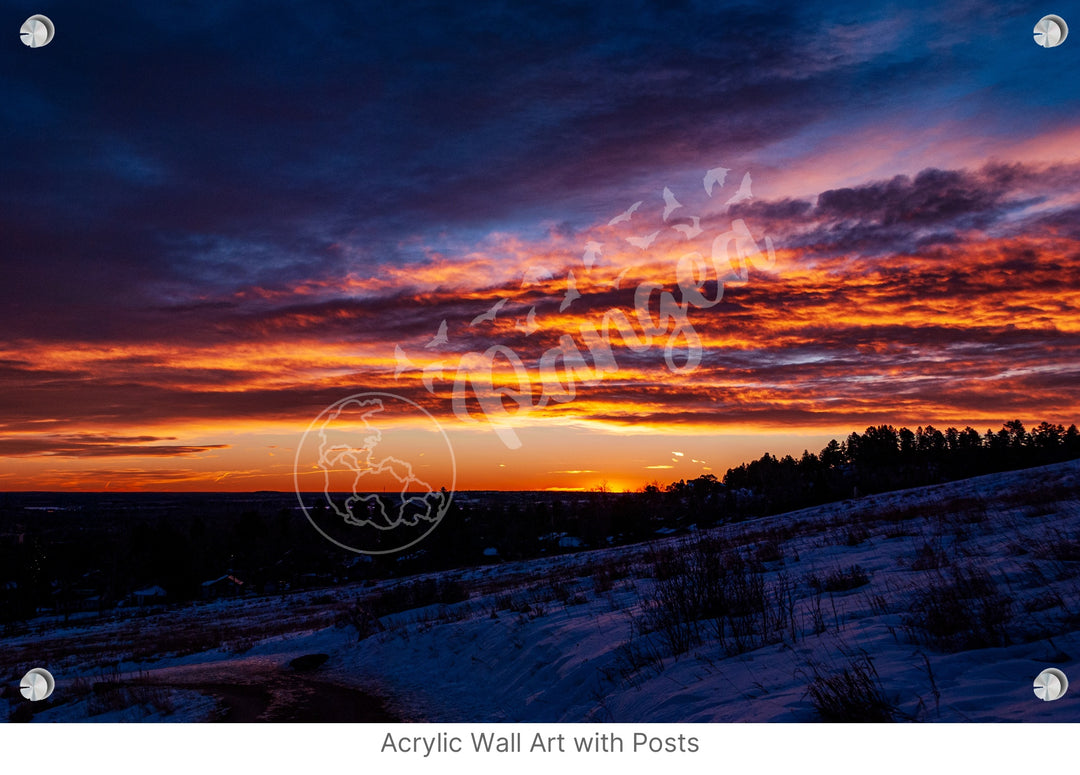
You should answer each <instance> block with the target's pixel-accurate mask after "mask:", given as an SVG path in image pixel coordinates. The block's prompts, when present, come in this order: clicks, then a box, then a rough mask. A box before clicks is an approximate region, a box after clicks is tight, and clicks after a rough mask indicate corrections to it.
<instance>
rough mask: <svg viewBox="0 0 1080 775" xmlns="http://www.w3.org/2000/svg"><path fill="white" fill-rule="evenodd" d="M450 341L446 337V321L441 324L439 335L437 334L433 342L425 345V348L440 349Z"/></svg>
mask: <svg viewBox="0 0 1080 775" xmlns="http://www.w3.org/2000/svg"><path fill="white" fill-rule="evenodd" d="M449 341H450V340H449V339H448V338H447V336H446V321H445V320H444V321H443V322H442V323H440V324H439V333H437V334H435V336H434V337H433V338H432V340H431V341H430V342H428V343H427V344H425V345H424V348H425V349H428V350H430V349H431V348H432V347H439V346H441V345H444V344H446V343H447V342H449Z"/></svg>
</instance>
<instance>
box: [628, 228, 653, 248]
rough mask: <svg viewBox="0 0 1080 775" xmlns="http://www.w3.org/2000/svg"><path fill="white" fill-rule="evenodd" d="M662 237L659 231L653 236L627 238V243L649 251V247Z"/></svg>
mask: <svg viewBox="0 0 1080 775" xmlns="http://www.w3.org/2000/svg"><path fill="white" fill-rule="evenodd" d="M659 235H660V232H659V231H654V232H653V233H652V234H647V235H645V236H644V237H627V238H626V241H627V242H629V243H630V244H631V245H633V246H634V247H635V248H641V249H642V250H648V249H649V246H650V245H652V244H653V242H655V241H656V238H657V237H658V236H659Z"/></svg>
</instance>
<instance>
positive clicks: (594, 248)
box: [581, 241, 604, 269]
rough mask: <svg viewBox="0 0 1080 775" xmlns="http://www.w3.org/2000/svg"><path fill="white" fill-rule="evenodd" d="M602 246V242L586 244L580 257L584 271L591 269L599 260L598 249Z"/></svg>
mask: <svg viewBox="0 0 1080 775" xmlns="http://www.w3.org/2000/svg"><path fill="white" fill-rule="evenodd" d="M603 246H604V244H603V243H602V242H592V241H589V242H586V243H585V252H584V253H582V255H581V263H583V264H585V268H586V269H592V268H593V264H595V263H596V262H597V261H599V260H600V248H602V247H603Z"/></svg>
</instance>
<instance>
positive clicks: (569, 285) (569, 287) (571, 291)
mask: <svg viewBox="0 0 1080 775" xmlns="http://www.w3.org/2000/svg"><path fill="white" fill-rule="evenodd" d="M580 298H581V294H580V293H579V292H578V289H577V280H576V279H575V278H574V273H573V271H570V272H567V274H566V295H565V296H563V300H562V304H560V305H559V312H566V308H567V307H569V306H570V305H571V304H573V303H574V302H575V301H577V300H578V299H580Z"/></svg>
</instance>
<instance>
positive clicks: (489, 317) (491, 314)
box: [469, 299, 510, 326]
mask: <svg viewBox="0 0 1080 775" xmlns="http://www.w3.org/2000/svg"><path fill="white" fill-rule="evenodd" d="M508 301H510V299H499V300H498V301H497V302H495V303H494V304H493V305H492V306H491V309H489V310H488V311H487V312H485V313H484V314H483V315H477V316H476V317H474V318H473V319H472V322H471V323H469V325H470V326H476V325H479V324H481V323H487V322H491V323H493V322H495V316H496V315H498V314H499V310H501V309H502V308H503V307H505V306H506V302H508Z"/></svg>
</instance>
